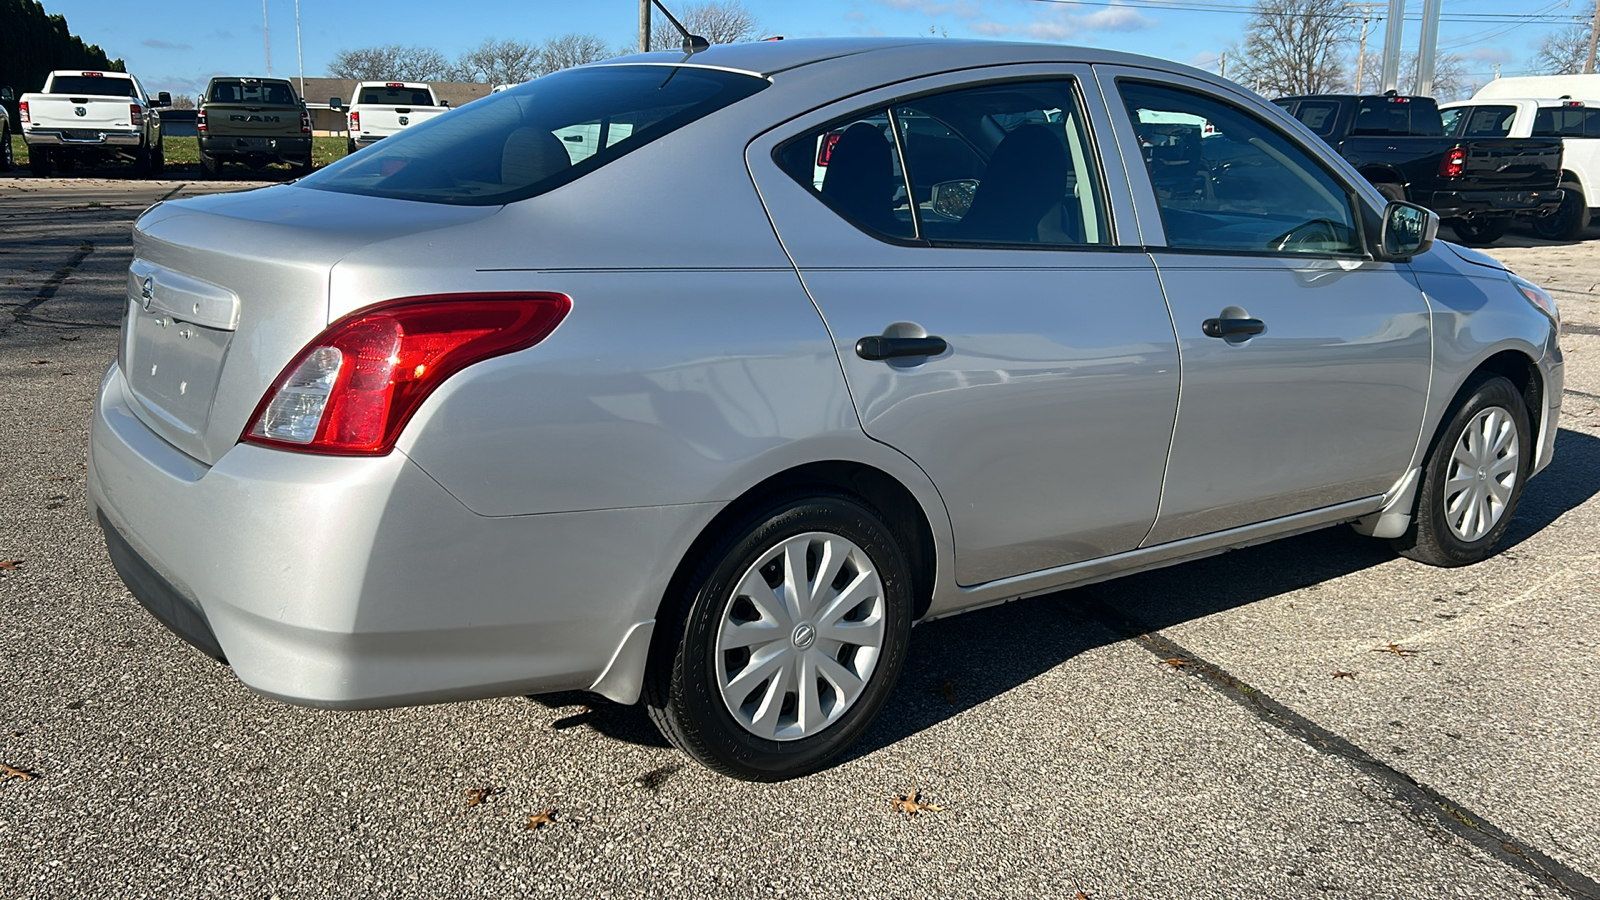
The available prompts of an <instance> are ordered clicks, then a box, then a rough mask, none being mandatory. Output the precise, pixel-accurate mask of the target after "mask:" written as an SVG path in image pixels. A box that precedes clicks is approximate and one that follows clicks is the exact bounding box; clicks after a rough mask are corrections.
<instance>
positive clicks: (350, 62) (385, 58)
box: [328, 44, 451, 81]
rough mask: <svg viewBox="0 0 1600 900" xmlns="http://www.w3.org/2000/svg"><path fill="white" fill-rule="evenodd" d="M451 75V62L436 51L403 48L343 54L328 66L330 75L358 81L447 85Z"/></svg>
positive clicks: (429, 48) (362, 49)
mask: <svg viewBox="0 0 1600 900" xmlns="http://www.w3.org/2000/svg"><path fill="white" fill-rule="evenodd" d="M450 71H451V66H450V61H449V60H447V59H445V57H444V54H443V53H440V52H439V51H437V50H435V49H433V48H432V47H402V46H400V45H399V44H389V45H387V46H383V47H361V48H359V49H356V50H340V51H339V52H338V53H336V54H334V56H333V62H331V63H329V64H328V74H329V75H331V76H333V77H334V78H349V79H353V80H355V81H383V80H387V79H390V78H394V79H398V80H400V81H445V80H447V79H448V78H449V77H450Z"/></svg>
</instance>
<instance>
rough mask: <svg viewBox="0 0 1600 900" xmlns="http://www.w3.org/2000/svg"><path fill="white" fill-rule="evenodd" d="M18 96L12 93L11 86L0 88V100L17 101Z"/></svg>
mask: <svg viewBox="0 0 1600 900" xmlns="http://www.w3.org/2000/svg"><path fill="white" fill-rule="evenodd" d="M15 99H16V95H15V94H13V93H11V85H9V84H8V85H6V86H5V87H0V100H15Z"/></svg>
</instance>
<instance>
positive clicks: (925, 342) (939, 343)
mask: <svg viewBox="0 0 1600 900" xmlns="http://www.w3.org/2000/svg"><path fill="white" fill-rule="evenodd" d="M949 348H950V345H949V344H946V343H945V342H944V338H942V337H933V336H931V335H930V336H928V337H884V336H882V335H873V336H872V337H864V338H862V339H861V340H859V341H856V355H857V356H859V357H861V358H862V359H871V360H879V359H892V358H894V357H898V356H938V355H939V354H941V353H943V352H944V351H946V350H948V349H949Z"/></svg>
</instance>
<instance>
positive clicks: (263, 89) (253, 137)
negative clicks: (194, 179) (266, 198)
mask: <svg viewBox="0 0 1600 900" xmlns="http://www.w3.org/2000/svg"><path fill="white" fill-rule="evenodd" d="M195 131H196V132H197V134H198V135H199V140H200V175H201V177H203V178H216V177H217V176H218V175H219V174H221V172H222V164H223V163H224V162H227V161H232V162H239V163H244V164H245V165H246V166H249V167H250V168H251V169H260V168H262V167H264V166H265V165H266V164H267V163H271V162H284V163H289V164H290V165H292V166H294V167H295V168H296V169H297V170H298V171H299V173H300V174H307V173H309V172H310V171H311V169H312V167H313V165H314V164H313V163H312V161H311V114H310V113H309V112H308V111H307V110H306V107H305V104H304V103H303V102H301V100H300V96H299V95H298V94H296V93H295V90H294V85H293V84H291V83H290V82H289V81H287V80H286V79H282V78H213V79H211V83H210V84H208V85H206V92H205V94H204V95H203V97H202V99H201V103H200V111H199V113H198V114H196V116H195Z"/></svg>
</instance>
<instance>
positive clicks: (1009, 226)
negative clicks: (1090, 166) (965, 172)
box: [955, 124, 1068, 243]
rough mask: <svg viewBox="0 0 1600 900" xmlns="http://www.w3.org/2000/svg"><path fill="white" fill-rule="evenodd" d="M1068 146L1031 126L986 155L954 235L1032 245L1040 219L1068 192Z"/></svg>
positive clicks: (1043, 129) (1046, 130)
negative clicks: (973, 190)
mask: <svg viewBox="0 0 1600 900" xmlns="http://www.w3.org/2000/svg"><path fill="white" fill-rule="evenodd" d="M1067 169H1068V162H1067V147H1066V142H1065V141H1064V140H1062V138H1061V137H1059V136H1058V135H1057V134H1056V133H1055V132H1054V131H1053V130H1051V129H1050V128H1047V127H1046V126H1044V125H1036V124H1029V125H1023V126H1021V127H1019V128H1017V129H1016V130H1015V131H1013V132H1011V133H1010V134H1008V135H1006V136H1005V138H1004V139H1003V140H1001V141H1000V145H999V146H998V147H995V149H994V155H992V156H990V157H989V165H988V167H986V168H985V169H984V171H983V178H982V179H980V180H979V183H978V192H977V194H976V195H974V196H973V198H972V206H971V208H970V209H968V210H967V214H966V215H965V216H962V218H961V221H960V222H959V223H958V224H957V226H956V230H955V236H956V237H958V238H960V239H961V240H967V241H997V242H1002V243H1036V242H1038V240H1039V226H1040V222H1041V220H1043V219H1044V218H1045V217H1046V216H1047V215H1049V214H1050V213H1052V212H1055V213H1056V215H1057V216H1059V215H1060V212H1059V210H1060V206H1061V203H1062V201H1063V200H1064V199H1065V197H1066V190H1067Z"/></svg>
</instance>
